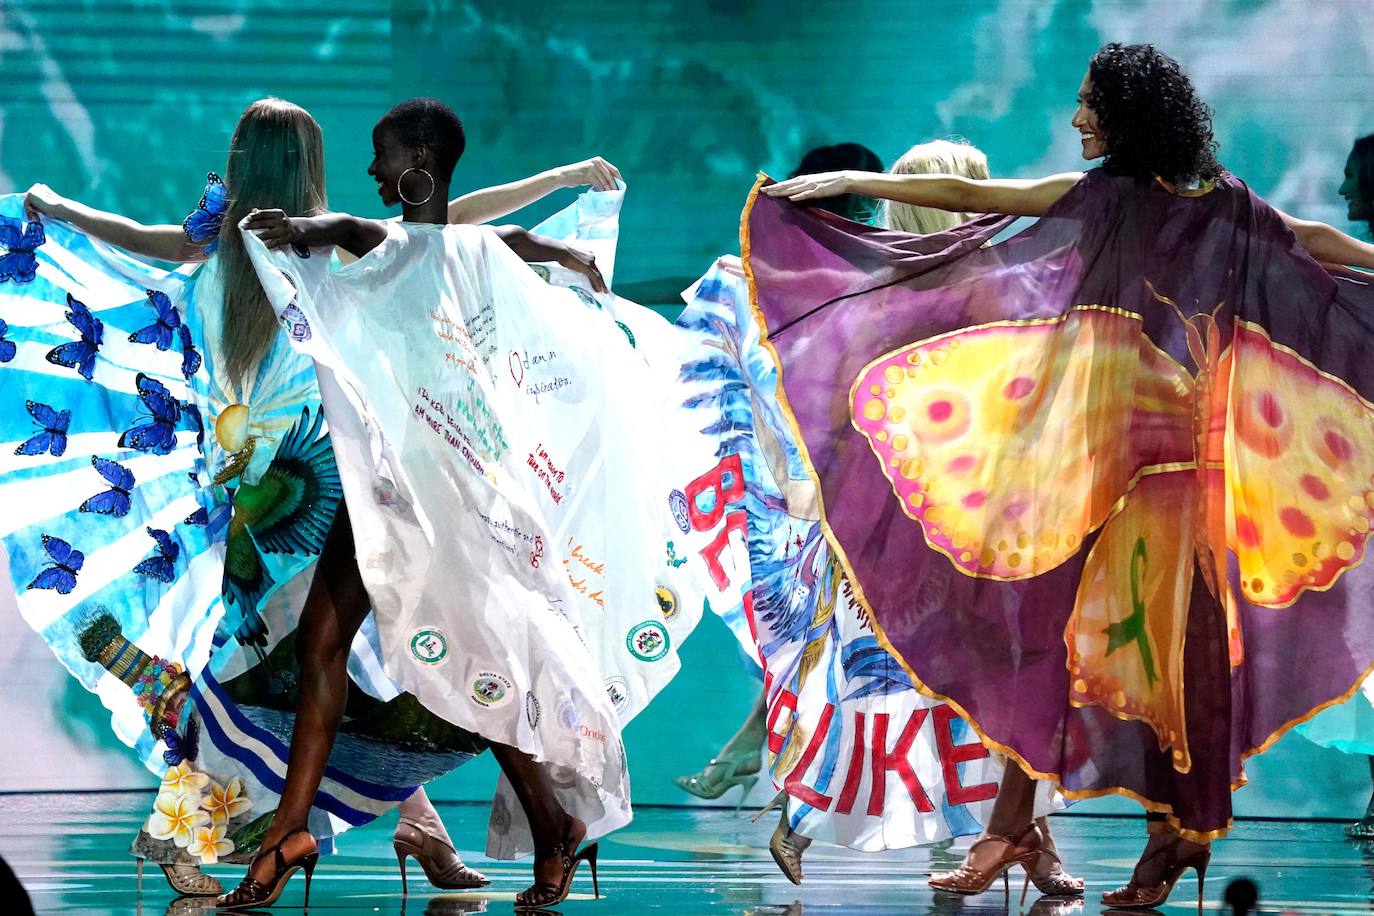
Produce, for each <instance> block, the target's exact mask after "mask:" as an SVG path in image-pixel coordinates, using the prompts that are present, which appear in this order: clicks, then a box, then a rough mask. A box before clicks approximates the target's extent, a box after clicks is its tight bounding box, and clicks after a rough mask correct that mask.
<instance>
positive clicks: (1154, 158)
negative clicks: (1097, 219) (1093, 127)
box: [1086, 42, 1223, 184]
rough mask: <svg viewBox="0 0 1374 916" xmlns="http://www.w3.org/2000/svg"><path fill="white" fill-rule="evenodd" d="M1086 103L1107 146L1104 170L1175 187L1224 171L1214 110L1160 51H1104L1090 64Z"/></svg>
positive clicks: (1175, 63) (1122, 47) (1125, 47)
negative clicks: (1214, 128)
mask: <svg viewBox="0 0 1374 916" xmlns="http://www.w3.org/2000/svg"><path fill="white" fill-rule="evenodd" d="M1088 78H1089V79H1090V80H1091V81H1092V90H1091V91H1090V92H1089V93H1088V98H1087V100H1086V101H1087V104H1088V107H1089V108H1091V109H1092V110H1093V112H1094V113H1096V115H1097V121H1098V125H1099V128H1100V130H1101V132H1102V136H1103V139H1104V141H1105V142H1106V146H1107V158H1106V159H1105V160H1104V161H1103V163H1102V168H1103V169H1105V170H1106V171H1108V172H1111V173H1113V174H1117V175H1130V176H1133V177H1135V178H1140V179H1144V180H1151V179H1153V178H1154V177H1155V176H1158V177H1160V178H1162V179H1164V180H1165V181H1167V182H1170V183H1171V184H1186V183H1188V182H1191V181H1195V180H1201V181H1213V180H1215V179H1216V178H1218V177H1220V175H1221V173H1222V171H1223V169H1222V166H1221V163H1220V162H1218V161H1217V158H1216V152H1217V142H1216V140H1215V139H1213V138H1212V109H1210V108H1208V107H1207V105H1206V104H1205V103H1204V102H1203V101H1202V99H1200V98H1198V97H1197V92H1196V91H1195V90H1194V89H1193V83H1192V81H1191V80H1189V79H1188V75H1187V74H1185V73H1184V72H1183V70H1182V68H1180V67H1179V65H1178V61H1176V60H1174V59H1173V58H1172V57H1170V56H1169V55H1167V54H1165V53H1163V52H1161V51H1160V50H1158V49H1157V48H1155V46H1154V45H1122V44H1117V43H1116V42H1113V43H1111V44H1108V45H1103V46H1102V48H1101V49H1100V50H1099V51H1098V52H1097V53H1096V54H1094V55H1093V57H1092V61H1090V62H1089V64H1088Z"/></svg>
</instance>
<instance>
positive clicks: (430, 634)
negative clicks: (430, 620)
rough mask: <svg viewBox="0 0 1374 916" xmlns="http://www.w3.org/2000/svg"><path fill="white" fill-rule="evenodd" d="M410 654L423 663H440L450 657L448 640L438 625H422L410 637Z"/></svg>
mask: <svg viewBox="0 0 1374 916" xmlns="http://www.w3.org/2000/svg"><path fill="white" fill-rule="evenodd" d="M410 654H411V655H412V656H414V657H415V660H416V661H417V662H419V663H420V664H422V665H438V664H441V663H442V662H443V661H444V659H446V658H448V640H447V639H446V638H444V631H443V630H441V629H439V628H438V627H421V628H420V629H418V630H416V631H415V633H414V634H413V635H411V637H410Z"/></svg>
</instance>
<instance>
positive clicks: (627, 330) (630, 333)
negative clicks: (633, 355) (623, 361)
mask: <svg viewBox="0 0 1374 916" xmlns="http://www.w3.org/2000/svg"><path fill="white" fill-rule="evenodd" d="M615 326H616V327H618V328H620V330H622V331H624V332H625V339H626V340H628V341H629V342H630V346H632V347H633V346H634V345H635V335H634V332H633V331H631V330H630V326H629V325H628V324H626V323H625V322H623V321H617V322H616V323H615Z"/></svg>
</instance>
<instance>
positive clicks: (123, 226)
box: [24, 184, 205, 262]
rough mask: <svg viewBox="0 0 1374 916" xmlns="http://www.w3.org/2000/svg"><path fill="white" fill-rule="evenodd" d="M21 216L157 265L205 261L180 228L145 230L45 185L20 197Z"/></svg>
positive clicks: (202, 252)
mask: <svg viewBox="0 0 1374 916" xmlns="http://www.w3.org/2000/svg"><path fill="white" fill-rule="evenodd" d="M24 212H25V213H26V214H28V217H29V219H39V218H40V217H47V218H49V219H60V220H64V221H65V222H68V223H71V224H72V225H73V226H75V227H76V228H78V229H80V230H81V231H82V232H84V233H86V234H87V235H89V236H91V237H93V238H97V239H100V240H101V241H104V242H109V243H110V244H111V245H114V246H116V247H119V248H123V249H124V250H125V251H131V252H133V253H134V254H141V255H144V256H145V257H150V258H157V259H158V260H160V261H177V262H185V261H203V260H205V246H204V245H197V244H196V243H194V242H192V241H191V240H190V239H188V238H187V237H186V232H185V231H184V230H183V229H182V228H181V227H180V226H172V225H166V226H146V225H144V224H143V223H139V222H135V221H134V220H131V219H129V218H127V217H124V216H120V215H119V214H117V213H106V212H105V211H104V210H97V209H95V208H94V207H88V206H86V205H85V204H82V203H78V202H77V201H74V200H68V199H67V198H65V197H63V196H62V195H60V194H57V193H56V192H54V191H53V189H52V188H50V187H48V186H47V185H45V184H36V185H34V186H33V187H31V188H29V191H28V193H27V194H25V195H24Z"/></svg>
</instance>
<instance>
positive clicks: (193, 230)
mask: <svg viewBox="0 0 1374 916" xmlns="http://www.w3.org/2000/svg"><path fill="white" fill-rule="evenodd" d="M228 209H229V200H228V195H227V194H226V193H225V190H224V181H223V179H221V178H220V177H219V176H218V175H216V174H215V173H214V172H211V173H209V174H208V175H206V176H205V193H204V194H202V195H200V206H198V207H196V209H195V210H193V211H192V212H191V215H190V216H188V217H186V219H185V221H183V222H182V224H181V228H182V231H183V232H185V233H186V237H187V238H188V239H190V240H191V241H192V242H194V243H195V244H197V245H205V253H206V254H209V253H211V252H212V251H214V250H215V246H216V245H217V244H219V229H220V226H221V225H222V224H223V223H224V213H225V211H226V210H228ZM207 243H208V244H207Z"/></svg>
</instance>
